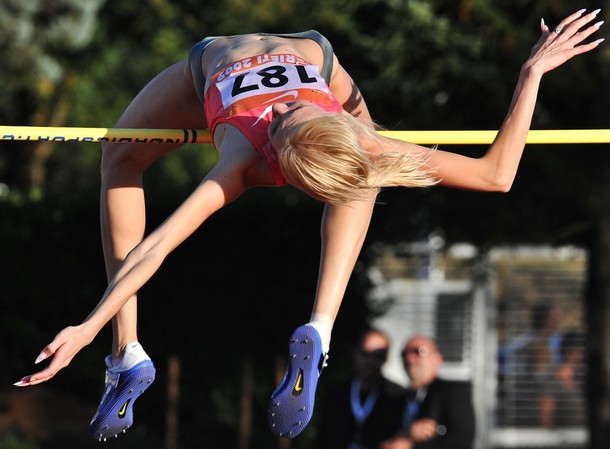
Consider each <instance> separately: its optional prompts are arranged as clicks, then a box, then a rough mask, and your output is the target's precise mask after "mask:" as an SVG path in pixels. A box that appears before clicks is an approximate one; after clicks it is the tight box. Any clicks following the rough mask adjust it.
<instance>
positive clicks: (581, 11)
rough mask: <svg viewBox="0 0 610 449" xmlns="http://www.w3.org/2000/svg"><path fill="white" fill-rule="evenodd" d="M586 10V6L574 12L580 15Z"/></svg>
mask: <svg viewBox="0 0 610 449" xmlns="http://www.w3.org/2000/svg"><path fill="white" fill-rule="evenodd" d="M586 10H587V8H583V9H581V10H580V11H576V14H580V15H581V16H582V15H583V14H584V13H585V11H586Z"/></svg>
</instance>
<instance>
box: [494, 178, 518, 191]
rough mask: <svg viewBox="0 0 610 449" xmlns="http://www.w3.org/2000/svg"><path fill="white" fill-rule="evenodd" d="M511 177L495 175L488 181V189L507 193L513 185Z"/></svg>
mask: <svg viewBox="0 0 610 449" xmlns="http://www.w3.org/2000/svg"><path fill="white" fill-rule="evenodd" d="M513 181H514V178H513V177H501V176H500V177H497V178H495V179H494V180H493V181H491V183H490V189H489V190H490V191H493V192H499V193H508V192H510V189H511V188H512V187H513Z"/></svg>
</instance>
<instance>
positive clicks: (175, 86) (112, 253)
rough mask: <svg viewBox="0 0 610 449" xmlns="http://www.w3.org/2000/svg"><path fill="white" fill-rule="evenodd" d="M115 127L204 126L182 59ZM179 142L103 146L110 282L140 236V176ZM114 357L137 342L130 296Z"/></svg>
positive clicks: (116, 324)
mask: <svg viewBox="0 0 610 449" xmlns="http://www.w3.org/2000/svg"><path fill="white" fill-rule="evenodd" d="M116 127H117V128H153V129H154V128H161V129H165V128H168V129H170V128H195V129H205V128H207V125H206V122H205V117H204V111H203V106H202V105H201V103H200V101H199V99H198V97H197V95H196V93H195V88H194V85H193V81H192V76H191V73H190V68H189V66H188V64H187V62H186V60H185V61H181V62H179V63H177V64H174V65H173V66H171V67H169V68H168V69H166V70H165V71H163V72H161V73H160V74H159V75H158V76H157V77H155V78H154V79H153V80H152V81H151V82H150V83H149V84H148V85H147V86H146V87H145V88H144V89H143V90H142V91H141V92H140V93H139V94H138V96H137V97H136V98H135V99H134V100H133V101H132V102H131V104H130V105H129V106H128V107H127V109H126V110H125V112H124V113H123V115H122V116H121V118H120V119H119V120H118V122H117V123H116ZM179 146H180V145H179V144H164V143H160V144H137V143H105V144H103V145H102V163H101V197H100V219H101V230H102V245H103V249H104V259H105V264H106V272H107V276H108V279H109V280H110V279H111V278H112V277H113V275H114V273H115V272H116V270H117V269H118V267H119V265H120V264H121V262H122V261H123V259H124V258H125V256H126V255H127V254H128V253H129V251H131V249H132V248H133V247H134V246H136V245H137V244H138V243H139V242H140V241H141V240H142V238H143V236H144V228H145V204H144V191H143V189H142V175H143V173H144V171H145V170H146V169H147V168H148V166H149V165H150V164H151V163H153V162H154V161H155V160H157V159H158V158H159V157H161V156H162V155H164V154H166V153H168V152H170V151H172V150H175V149H176V148H178V147H179ZM112 325H113V327H112V329H113V345H112V352H113V356H114V357H115V358H116V357H118V356H119V354H120V353H121V351H122V350H123V348H124V347H125V345H126V344H127V343H130V342H135V341H138V336H137V328H136V326H137V300H136V297H135V296H134V297H132V298H131V299H130V300H129V302H127V304H125V306H124V307H123V308H122V309H121V310H120V311H119V312H118V313H117V314H116V316H115V317H114V319H113V321H112Z"/></svg>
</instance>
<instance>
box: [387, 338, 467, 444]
mask: <svg viewBox="0 0 610 449" xmlns="http://www.w3.org/2000/svg"><path fill="white" fill-rule="evenodd" d="M402 354H403V362H404V366H405V370H406V372H407V375H408V376H409V379H410V380H411V384H410V387H409V390H408V392H407V396H406V401H405V406H404V408H403V424H402V428H401V430H400V431H399V433H398V434H397V435H396V436H395V437H393V438H391V439H389V440H387V441H385V442H383V443H382V444H381V445H380V446H379V447H380V449H427V448H439V449H443V448H447V449H471V448H472V445H473V441H474V436H475V418H474V407H473V404H472V396H471V395H472V393H471V391H472V388H471V385H470V384H469V383H467V382H458V381H449V380H443V379H440V378H439V377H438V371H439V369H440V367H441V365H442V363H443V356H442V354H441V353H440V352H439V351H438V348H437V346H436V343H435V342H434V341H433V340H431V339H429V338H426V337H423V336H415V337H412V338H411V339H409V341H408V342H407V344H406V345H405V348H404V350H403V353H402Z"/></svg>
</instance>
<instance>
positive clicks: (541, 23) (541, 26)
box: [540, 17, 544, 28]
mask: <svg viewBox="0 0 610 449" xmlns="http://www.w3.org/2000/svg"><path fill="white" fill-rule="evenodd" d="M540 28H544V17H543V18H542V19H540Z"/></svg>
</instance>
